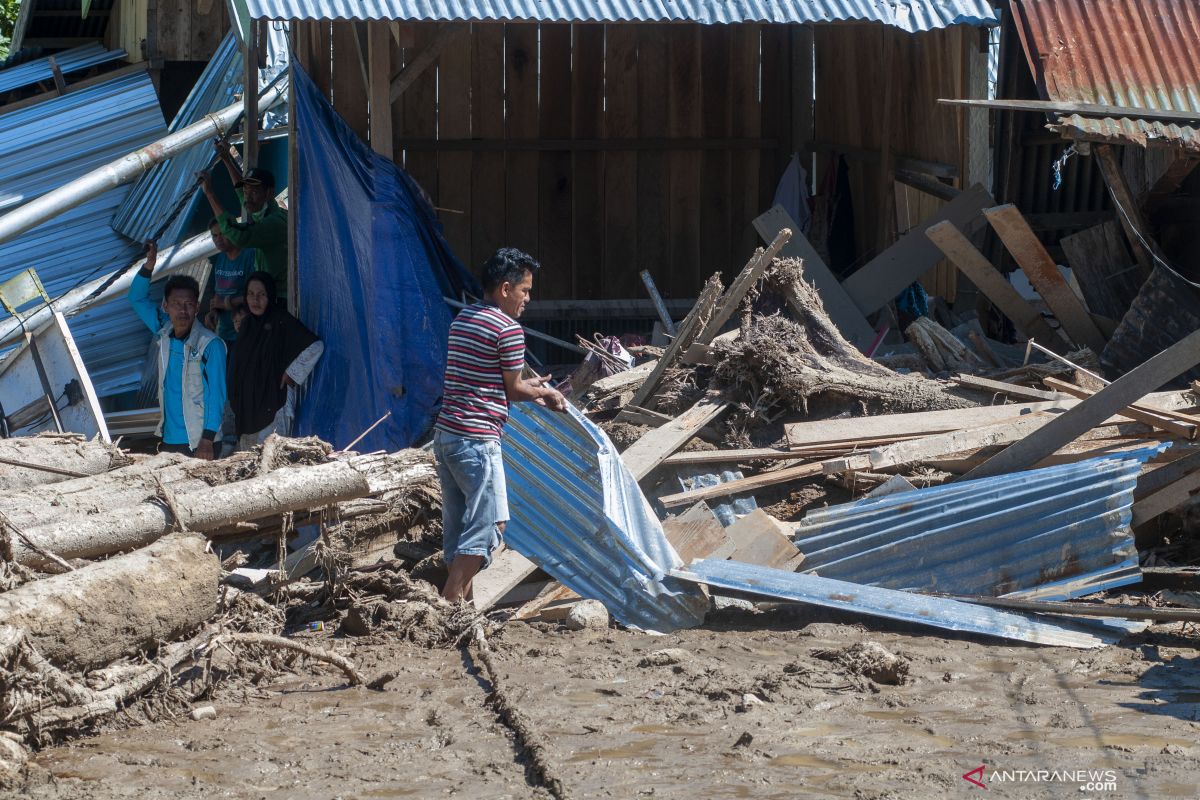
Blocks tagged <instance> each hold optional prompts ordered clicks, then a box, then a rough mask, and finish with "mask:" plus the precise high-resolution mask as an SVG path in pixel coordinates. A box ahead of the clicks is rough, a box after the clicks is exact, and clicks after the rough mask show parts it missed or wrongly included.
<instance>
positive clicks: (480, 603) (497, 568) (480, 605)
mask: <svg viewBox="0 0 1200 800" xmlns="http://www.w3.org/2000/svg"><path fill="white" fill-rule="evenodd" d="M537 568H538V565H537V564H535V563H533V562H532V561H530V560H529V559H528V558H526V557H525V556H523V555H521V554H520V553H518V552H517V551H516V550H513V549H512V548H510V547H506V548H504V549H503V550H501V551H500V552H499V553H496V554H495V556H494V557H493V558H492V563H491V564H490V565H489V566H488V568H487V569H485V570H483V571H481V572H480V573H479V574H478V575H476V576H475V578H474V580H472V581H471V595H472V597H473V603H474V604H475V609H476V610H477V611H487V610H488V609H489V608H491V607H492V606H494V605H496V603H497V602H499V600H500V598H502V597H504V595H506V594H508V593H509V592H511V591H512V590H513V589H515V588H516V587H517V586H518V585H519V584H520V583H521V582H522V581H524V580H525V579H526V578H528V577H529V576H530V575H532V574H533V573H534V572H536V571H537Z"/></svg>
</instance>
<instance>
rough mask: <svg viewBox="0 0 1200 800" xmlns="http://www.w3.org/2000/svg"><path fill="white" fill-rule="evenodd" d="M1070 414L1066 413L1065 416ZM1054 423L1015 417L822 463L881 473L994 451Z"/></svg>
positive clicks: (1045, 416) (1042, 417)
mask: <svg viewBox="0 0 1200 800" xmlns="http://www.w3.org/2000/svg"><path fill="white" fill-rule="evenodd" d="M1062 413H1066V412H1062ZM1051 419H1053V415H1052V413H1050V412H1045V411H1042V412H1038V413H1036V414H1026V415H1024V416H1020V417H1015V418H1013V419H1011V420H1007V421H1004V422H999V423H996V424H994V425H986V426H984V427H982V428H968V429H966V430H958V431H950V432H948V433H939V434H935V435H934V436H926V437H924V438H922V439H913V440H912V441H909V442H899V443H897V444H892V445H888V446H887V447H879V448H876V449H874V450H870V451H868V452H866V453H856V454H854V455H850V456H845V457H843V458H834V459H830V460H828V461H824V462H822V463H821V468H822V470H823V471H824V472H827V473H836V472H847V471H850V470H860V469H880V468H882V467H896V466H900V465H902V464H914V463H917V462H921V461H925V460H927V459H931V458H939V457H941V456H948V455H951V454H953V453H962V452H965V451H967V450H976V449H978V448H981V447H991V446H993V445H997V444H1008V443H1009V442H1015V441H1017V440H1018V439H1020V438H1022V437H1024V436H1028V435H1029V434H1031V433H1033V432H1034V431H1036V430H1038V429H1039V428H1041V427H1043V426H1044V425H1046V424H1047V423H1048V422H1050V420H1051Z"/></svg>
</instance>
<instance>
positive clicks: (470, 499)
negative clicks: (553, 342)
mask: <svg viewBox="0 0 1200 800" xmlns="http://www.w3.org/2000/svg"><path fill="white" fill-rule="evenodd" d="M537 270H538V263H537V262H536V261H534V260H533V258H532V257H531V256H529V255H527V254H526V253H523V252H521V251H520V250H517V249H516V248H512V247H505V248H501V249H500V250H497V251H496V253H495V254H494V255H493V256H492V257H491V258H490V259H488V261H487V263H486V264H484V266H483V275H482V278H483V302H482V303H476V304H475V305H470V306H467V307H466V308H464V309H463V310H462V311H460V312H459V314H458V316H457V317H455V318H454V322H453V323H452V324H451V325H450V343H449V354H448V356H447V358H446V379H445V384H444V386H443V389H442V410H441V413H440V414H439V415H438V418H437V422H436V423H435V425H434V427H435V430H434V434H433V452H434V455H435V456H437V468H438V478H439V479H440V481H441V484H442V547H443V549H444V550H445V554H446V563H447V565H449V568H450V575H449V577H448V578H447V580H446V586H445V588H443V589H442V595H443V596H444V597H445V598H446V599H447V600H451V601H458V600H467V601H470V600H471V599H472V595H471V582H472V581H473V580H474V578H475V575H476V574H477V573H478V572H479V570H481V569H486V568H487V566H488V564H490V563H491V560H492V552H493V551H494V550H495V549H496V548H497V547H498V546H499V545H500V543H501V541H502V538H503V535H504V525H505V523H506V522H507V521H508V493H507V489H506V487H505V483H504V462H503V460H502V459H501V456H500V439H501V436H502V435H503V429H504V423H505V422H507V421H508V402H509V401H510V400H532V401H533V402H535V403H538V404H540V405H544V406H546V407H548V408H552V409H554V410H555V411H566V410H567V400H566V398H565V397H563V396H562V393H561V392H559V391H557V390H556V389H551V388H550V387H548V386H546V385H545V383H546V381H547V380H549V378H548V377H547V378H539V377H536V376H535V377H533V378H523V377H522V376H521V373H522V371H523V370H524V367H525V333H524V332H523V331H522V330H521V326H520V325H519V324H518V323H517V318H518V317H520V316H521V312H522V311H524V310H525V305H526V304H527V303H528V302H529V293H530V292H531V291H532V289H533V275H534V273H535V272H537Z"/></svg>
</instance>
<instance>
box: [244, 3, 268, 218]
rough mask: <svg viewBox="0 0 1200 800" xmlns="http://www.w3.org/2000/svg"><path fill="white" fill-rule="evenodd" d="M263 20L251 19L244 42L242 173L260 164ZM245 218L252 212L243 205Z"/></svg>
mask: <svg viewBox="0 0 1200 800" xmlns="http://www.w3.org/2000/svg"><path fill="white" fill-rule="evenodd" d="M263 24H265V23H263V22H262V21H261V20H251V22H250V31H251V33H252V34H253V35H252V36H247V37H246V41H245V42H243V43H242V86H244V87H246V88H245V91H243V92H242V106H243V112H242V138H243V140H244V141H243V142H242V174H243V175H245V174H246V173H248V172H249V171H250V170H252V169H254V168H255V167H257V166H258V38H259V37H258V31H259V26H260V25H263ZM242 211H243V214H244V217H245V218H248V217H249V215H250V212H249V211H248V210H247V209H246V207H245V204H243V206H242Z"/></svg>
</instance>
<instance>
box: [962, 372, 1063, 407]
mask: <svg viewBox="0 0 1200 800" xmlns="http://www.w3.org/2000/svg"><path fill="white" fill-rule="evenodd" d="M951 380H952V381H954V382H955V383H957V384H958V385H959V386H965V387H966V388H968V389H977V390H979V391H981V392H995V393H997V394H1003V395H1007V396H1009V397H1016V398H1018V399H1021V400H1032V401H1034V402H1054V401H1056V400H1062V399H1063V398H1064V397H1065V395H1062V394H1059V393H1058V392H1046V391H1042V390H1041V389H1034V388H1033V387H1032V386H1020V385H1018V384H1015V383H1005V382H1004V381H994V380H991V379H989V378H980V377H978V376H976V375H955V376H954V377H953V378H951Z"/></svg>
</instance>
